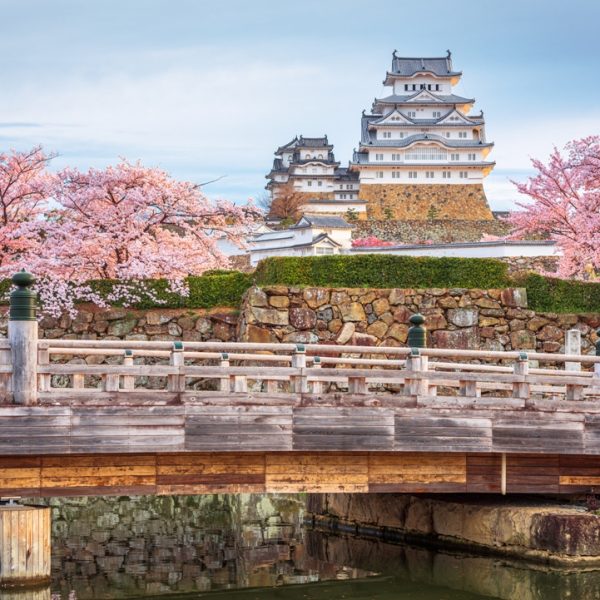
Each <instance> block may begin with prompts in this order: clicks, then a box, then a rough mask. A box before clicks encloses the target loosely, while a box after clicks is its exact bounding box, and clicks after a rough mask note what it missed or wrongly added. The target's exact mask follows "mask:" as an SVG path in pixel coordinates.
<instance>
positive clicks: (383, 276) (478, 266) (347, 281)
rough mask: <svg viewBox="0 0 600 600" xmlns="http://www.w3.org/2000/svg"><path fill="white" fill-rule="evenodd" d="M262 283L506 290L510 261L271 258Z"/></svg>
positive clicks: (260, 272) (264, 264)
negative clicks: (507, 262)
mask: <svg viewBox="0 0 600 600" xmlns="http://www.w3.org/2000/svg"><path fill="white" fill-rule="evenodd" d="M255 280H256V283H257V284H258V285H277V284H283V285H299V286H313V285H314V286H327V287H370V288H401V287H404V288H432V287H434V288H435V287H437V288H445V287H449V288H452V287H463V288H484V289H487V288H502V287H506V286H508V285H510V283H511V282H510V279H509V277H508V265H506V263H503V262H501V261H498V260H494V259H487V258H431V257H413V256H394V255H389V254H388V255H386V254H361V255H359V256H336V255H333V256H310V257H272V258H267V259H265V260H262V261H261V262H260V263H259V265H258V267H257V269H256V272H255Z"/></svg>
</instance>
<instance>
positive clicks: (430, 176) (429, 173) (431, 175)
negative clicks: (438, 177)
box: [425, 171, 435, 179]
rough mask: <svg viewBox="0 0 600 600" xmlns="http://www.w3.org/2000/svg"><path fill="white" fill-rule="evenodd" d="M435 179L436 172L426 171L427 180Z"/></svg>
mask: <svg viewBox="0 0 600 600" xmlns="http://www.w3.org/2000/svg"><path fill="white" fill-rule="evenodd" d="M434 177H435V172H434V171H425V178H426V179H433V178H434Z"/></svg>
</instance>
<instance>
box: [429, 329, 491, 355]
mask: <svg viewBox="0 0 600 600" xmlns="http://www.w3.org/2000/svg"><path fill="white" fill-rule="evenodd" d="M431 338H432V341H433V346H434V347H435V348H453V349H457V350H477V349H478V348H479V328H478V327H465V328H463V329H455V330H453V331H447V330H443V329H439V330H438V331H433V332H432V333H431Z"/></svg>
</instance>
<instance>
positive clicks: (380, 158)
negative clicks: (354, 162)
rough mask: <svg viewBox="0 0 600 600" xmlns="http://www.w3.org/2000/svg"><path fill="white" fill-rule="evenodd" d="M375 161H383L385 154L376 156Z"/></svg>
mask: <svg viewBox="0 0 600 600" xmlns="http://www.w3.org/2000/svg"><path fill="white" fill-rule="evenodd" d="M375 160H383V154H376V155H375Z"/></svg>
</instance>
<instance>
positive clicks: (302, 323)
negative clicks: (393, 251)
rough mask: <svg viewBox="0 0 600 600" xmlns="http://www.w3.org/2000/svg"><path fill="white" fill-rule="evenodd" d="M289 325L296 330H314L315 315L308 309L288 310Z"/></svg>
mask: <svg viewBox="0 0 600 600" xmlns="http://www.w3.org/2000/svg"><path fill="white" fill-rule="evenodd" d="M289 320H290V325H291V326H292V327H295V328H296V329H300V330H305V329H314V327H315V325H316V324H317V315H316V314H315V311H314V310H311V309H310V308H290V310H289Z"/></svg>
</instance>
